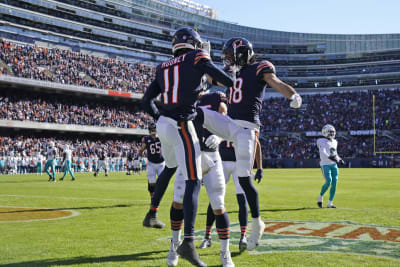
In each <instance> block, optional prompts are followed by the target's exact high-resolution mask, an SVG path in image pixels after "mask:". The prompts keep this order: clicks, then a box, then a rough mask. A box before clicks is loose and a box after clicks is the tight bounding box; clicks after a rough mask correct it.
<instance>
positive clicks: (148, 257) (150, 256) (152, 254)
mask: <svg viewBox="0 0 400 267" xmlns="http://www.w3.org/2000/svg"><path fill="white" fill-rule="evenodd" d="M166 252H168V250H160V251H149V252H141V253H136V254H128V255H115V256H104V257H75V258H70V259H47V260H37V261H26V262H17V263H11V264H0V266H10V267H13V266H55V265H56V266H68V265H74V264H88V263H89V264H90V263H92V264H98V263H107V262H121V263H122V262H128V261H132V262H135V261H154V260H159V259H165V256H162V257H161V256H160V254H161V253H166ZM139 265H140V264H139ZM154 266H159V265H154Z"/></svg>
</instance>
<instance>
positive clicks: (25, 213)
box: [0, 207, 79, 222]
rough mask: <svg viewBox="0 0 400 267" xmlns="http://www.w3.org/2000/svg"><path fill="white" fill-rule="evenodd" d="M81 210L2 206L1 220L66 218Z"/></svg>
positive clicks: (20, 220)
mask: <svg viewBox="0 0 400 267" xmlns="http://www.w3.org/2000/svg"><path fill="white" fill-rule="evenodd" d="M76 215H79V212H76V211H71V210H60V209H46V208H26V207H25V208H22V207H0V222H27V221H40V220H57V219H65V218H69V217H73V216H76Z"/></svg>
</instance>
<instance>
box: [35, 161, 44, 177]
mask: <svg viewBox="0 0 400 267" xmlns="http://www.w3.org/2000/svg"><path fill="white" fill-rule="evenodd" d="M42 170H43V164H42V163H41V162H40V163H39V162H38V163H36V173H40V174H42Z"/></svg>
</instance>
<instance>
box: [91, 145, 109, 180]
mask: <svg viewBox="0 0 400 267" xmlns="http://www.w3.org/2000/svg"><path fill="white" fill-rule="evenodd" d="M97 156H98V164H97V166H96V171H95V173H94V176H95V177H96V176H97V175H98V174H99V171H100V169H101V168H103V169H104V172H105V175H106V176H108V167H107V152H106V150H105V149H101V148H100V149H99V150H98V151H97Z"/></svg>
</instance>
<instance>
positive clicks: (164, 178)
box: [150, 167, 177, 213]
mask: <svg viewBox="0 0 400 267" xmlns="http://www.w3.org/2000/svg"><path fill="white" fill-rule="evenodd" d="M176 169H177V168H176V167H175V168H168V167H165V168H164V170H163V171H162V172H161V173H160V175H159V176H158V178H157V182H156V187H155V188H154V194H153V196H152V198H151V206H150V213H156V212H157V209H158V206H160V202H161V199H162V197H163V196H164V193H165V191H166V190H167V188H168V184H169V181H170V180H171V177H172V176H173V175H174V173H175V171H176Z"/></svg>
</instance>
